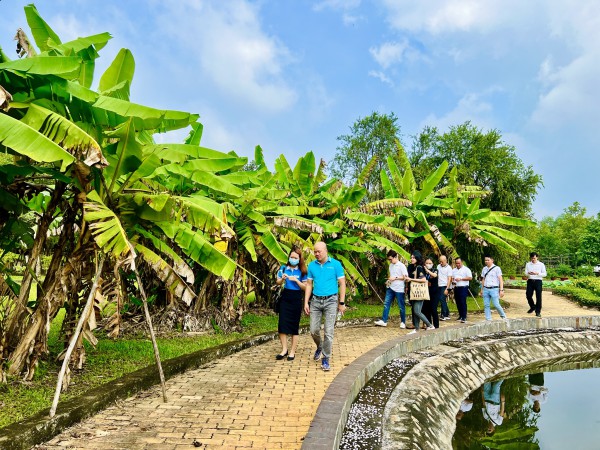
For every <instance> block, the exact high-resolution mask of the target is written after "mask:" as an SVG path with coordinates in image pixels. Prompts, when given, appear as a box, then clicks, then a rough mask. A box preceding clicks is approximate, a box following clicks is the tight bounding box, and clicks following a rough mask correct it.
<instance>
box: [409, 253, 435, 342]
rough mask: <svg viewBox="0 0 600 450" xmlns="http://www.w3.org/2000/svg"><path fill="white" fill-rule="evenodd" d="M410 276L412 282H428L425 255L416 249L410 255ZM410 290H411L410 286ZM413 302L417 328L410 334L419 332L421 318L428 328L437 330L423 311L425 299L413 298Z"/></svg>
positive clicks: (414, 322) (414, 319) (414, 320)
mask: <svg viewBox="0 0 600 450" xmlns="http://www.w3.org/2000/svg"><path fill="white" fill-rule="evenodd" d="M408 276H409V278H408V280H409V281H410V283H427V277H426V274H425V269H424V268H423V256H422V255H421V252H419V251H418V250H415V251H414V252H412V254H411V255H410V264H409V266H408ZM408 292H410V287H409V291H408ZM411 304H412V313H413V314H412V316H413V324H414V326H415V329H414V330H412V331H411V332H410V333H408V334H413V333H418V332H419V325H420V320H422V321H423V322H424V323H425V324H426V325H427V329H428V330H435V327H434V326H433V325H431V322H429V320H427V317H425V315H424V314H423V313H422V312H421V309H422V308H423V300H414V299H412V298H411Z"/></svg>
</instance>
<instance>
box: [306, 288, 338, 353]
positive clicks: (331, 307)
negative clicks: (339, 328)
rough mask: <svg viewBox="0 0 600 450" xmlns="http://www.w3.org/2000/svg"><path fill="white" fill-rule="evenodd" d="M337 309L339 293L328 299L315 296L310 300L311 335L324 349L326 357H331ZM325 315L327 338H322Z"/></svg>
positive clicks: (318, 346) (318, 345) (319, 346)
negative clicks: (319, 298)
mask: <svg viewBox="0 0 600 450" xmlns="http://www.w3.org/2000/svg"><path fill="white" fill-rule="evenodd" d="M337 310H338V296H337V295H334V296H332V297H329V298H328V299H326V300H318V299H316V298H315V297H313V298H312V300H311V302H310V335H311V336H312V338H313V341H315V344H317V348H320V349H321V350H322V351H323V357H324V358H330V357H331V347H332V345H333V331H334V329H335V320H336V316H337ZM323 316H325V339H321V318H322V317H323Z"/></svg>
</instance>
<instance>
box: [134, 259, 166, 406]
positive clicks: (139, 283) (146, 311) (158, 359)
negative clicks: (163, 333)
mask: <svg viewBox="0 0 600 450" xmlns="http://www.w3.org/2000/svg"><path fill="white" fill-rule="evenodd" d="M133 270H134V271H135V278H136V279H137V283H138V288H139V290H140V294H141V295H142V302H143V303H144V314H145V316H146V322H147V323H148V328H149V329H150V338H151V339H152V347H154V359H155V360H156V366H157V367H158V375H159V376H160V384H161V386H162V392H163V401H164V402H165V403H167V401H168V399H167V387H166V385H165V374H164V373H163V369H162V364H161V363H160V354H159V353H158V345H157V344H156V336H155V335H154V328H152V318H151V317H150V311H148V301H147V299H146V291H145V290H144V286H143V285H142V280H141V278H140V274H139V272H138V270H137V267H134V268H133Z"/></svg>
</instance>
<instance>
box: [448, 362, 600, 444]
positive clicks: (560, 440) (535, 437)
mask: <svg viewBox="0 0 600 450" xmlns="http://www.w3.org/2000/svg"><path fill="white" fill-rule="evenodd" d="M599 375H600V370H599V369H588V370H578V371H568V372H552V373H545V374H544V373H532V374H529V375H526V376H517V377H512V378H506V379H504V380H490V381H488V382H486V383H484V385H483V386H481V387H480V388H479V389H477V390H476V391H474V392H473V393H471V395H470V396H469V397H468V398H467V399H465V400H464V401H463V403H462V404H461V406H460V409H459V411H458V412H457V414H456V431H455V433H454V437H453V441H452V444H453V448H454V449H457V450H458V449H469V450H475V449H505V450H508V449H524V450H529V449H544V450H546V449H551V450H552V449H564V448H572V449H578V450H580V449H598V448H600V444H599V442H600V430H599V429H598V424H599V423H600V406H599V402H598V398H597V396H598V393H599V391H598V388H597V386H598V384H597V383H598V381H597V380H598V376H599ZM550 388H551V389H552V397H549V393H550V390H551V389H550ZM590 394H595V395H590Z"/></svg>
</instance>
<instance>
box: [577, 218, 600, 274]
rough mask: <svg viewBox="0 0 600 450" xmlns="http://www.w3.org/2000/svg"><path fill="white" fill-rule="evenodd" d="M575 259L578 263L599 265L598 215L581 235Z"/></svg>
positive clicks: (599, 235)
mask: <svg viewBox="0 0 600 450" xmlns="http://www.w3.org/2000/svg"><path fill="white" fill-rule="evenodd" d="M577 257H578V260H579V261H580V262H585V263H587V264H600V213H598V215H597V216H596V218H595V219H593V220H591V221H590V222H589V223H588V225H587V227H586V228H585V230H584V232H583V233H582V235H581V241H580V245H579V249H578V250H577Z"/></svg>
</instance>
